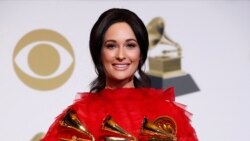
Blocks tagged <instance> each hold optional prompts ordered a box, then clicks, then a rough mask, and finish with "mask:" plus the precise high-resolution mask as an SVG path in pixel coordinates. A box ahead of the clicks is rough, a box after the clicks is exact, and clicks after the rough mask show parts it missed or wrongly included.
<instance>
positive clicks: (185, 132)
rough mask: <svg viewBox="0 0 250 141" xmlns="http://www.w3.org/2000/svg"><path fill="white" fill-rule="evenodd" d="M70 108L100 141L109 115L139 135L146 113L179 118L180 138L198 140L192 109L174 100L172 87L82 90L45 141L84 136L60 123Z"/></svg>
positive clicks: (60, 116) (154, 115)
mask: <svg viewBox="0 0 250 141" xmlns="http://www.w3.org/2000/svg"><path fill="white" fill-rule="evenodd" d="M68 109H72V110H74V111H75V112H76V113H77V116H78V118H79V120H80V121H81V122H82V123H84V124H85V127H86V128H87V129H88V131H89V132H90V133H91V134H93V135H94V137H95V139H96V140H97V141H101V140H103V139H102V138H101V137H102V136H103V134H104V132H103V131H102V130H101V125H102V122H103V119H104V118H105V117H106V116H108V115H111V116H112V118H113V119H114V120H115V121H116V123H117V124H118V125H120V126H121V127H122V128H123V129H125V130H126V131H127V132H129V133H130V134H132V135H134V136H136V137H137V138H139V136H140V128H141V125H142V120H143V118H144V117H147V118H148V119H149V120H151V121H153V120H154V119H156V118H157V117H160V116H168V117H171V118H172V119H174V120H175V122H176V125H177V138H178V141H198V139H197V136H196V133H195V130H194V128H193V127H192V126H191V124H190V117H191V113H189V112H187V111H186V110H185V105H182V104H180V103H176V102H175V96H174V89H173V88H168V89H167V90H166V91H163V90H157V89H153V88H121V89H115V90H111V89H104V90H102V91H101V92H99V93H80V94H79V95H78V98H77V99H76V101H75V102H74V103H73V104H72V105H71V106H69V107H68V108H67V109H66V110H65V111H64V112H63V113H62V114H61V115H59V116H58V117H57V118H56V120H55V122H54V123H53V124H52V125H51V127H50V128H49V130H48V132H47V134H46V136H45V137H44V138H43V139H42V141H58V140H59V138H62V137H64V138H71V137H72V136H73V135H77V136H78V137H81V136H82V135H80V134H79V133H76V132H74V131H70V130H68V129H65V128H64V127H61V126H60V125H59V121H60V120H61V119H62V117H64V115H65V114H66V111H67V110H68Z"/></svg>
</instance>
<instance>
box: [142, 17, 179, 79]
mask: <svg viewBox="0 0 250 141" xmlns="http://www.w3.org/2000/svg"><path fill="white" fill-rule="evenodd" d="M164 26H165V25H164V21H163V19H162V18H160V17H156V18H154V19H153V20H152V21H150V23H149V24H148V25H147V31H148V36H149V49H153V48H155V47H157V45H158V44H164V45H169V46H172V47H174V48H175V49H172V50H169V49H168V50H167V49H164V50H163V51H162V54H160V55H157V56H154V57H149V58H148V59H149V74H151V75H156V76H159V77H166V76H168V75H173V74H171V73H173V72H174V73H183V72H182V71H181V57H182V49H181V46H180V45H179V44H178V43H177V42H175V41H173V40H172V39H170V38H169V37H168V36H167V35H166V34H165V33H164V32H165V31H164ZM174 75H175V74H174ZM177 75H178V74H177Z"/></svg>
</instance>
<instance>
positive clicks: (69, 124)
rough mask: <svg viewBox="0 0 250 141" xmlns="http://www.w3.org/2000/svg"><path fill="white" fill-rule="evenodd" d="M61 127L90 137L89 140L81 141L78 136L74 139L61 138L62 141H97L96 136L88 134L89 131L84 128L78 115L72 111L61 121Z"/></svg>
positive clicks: (82, 140) (83, 140)
mask: <svg viewBox="0 0 250 141" xmlns="http://www.w3.org/2000/svg"><path fill="white" fill-rule="evenodd" d="M60 125H61V126H63V127H66V128H70V129H73V130H75V131H78V132H80V133H83V134H84V135H87V136H88V137H89V139H81V138H77V137H76V136H73V137H72V139H64V138H61V139H60V140H61V141H95V138H94V136H93V135H92V134H90V133H89V132H88V130H87V129H86V128H85V127H84V126H83V124H82V123H81V122H80V120H79V119H78V117H77V115H76V113H75V112H74V111H73V110H71V109H69V110H68V111H67V113H66V115H65V116H64V118H63V119H62V120H61V121H60Z"/></svg>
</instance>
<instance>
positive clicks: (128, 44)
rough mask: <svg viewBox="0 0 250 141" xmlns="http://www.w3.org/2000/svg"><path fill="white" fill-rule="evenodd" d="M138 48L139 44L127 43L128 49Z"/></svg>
mask: <svg viewBox="0 0 250 141" xmlns="http://www.w3.org/2000/svg"><path fill="white" fill-rule="evenodd" d="M137 46H138V44H137V43H136V42H128V43H127V47H128V48H135V47H137Z"/></svg>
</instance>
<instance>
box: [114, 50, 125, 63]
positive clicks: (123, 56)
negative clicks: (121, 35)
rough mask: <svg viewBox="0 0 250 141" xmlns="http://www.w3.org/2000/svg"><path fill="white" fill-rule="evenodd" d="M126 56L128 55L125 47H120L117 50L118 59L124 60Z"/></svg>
mask: <svg viewBox="0 0 250 141" xmlns="http://www.w3.org/2000/svg"><path fill="white" fill-rule="evenodd" d="M125 56H126V55H125V52H124V49H123V47H119V49H118V50H117V54H116V59H117V60H119V61H122V60H124V59H125V58H126V57H125Z"/></svg>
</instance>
